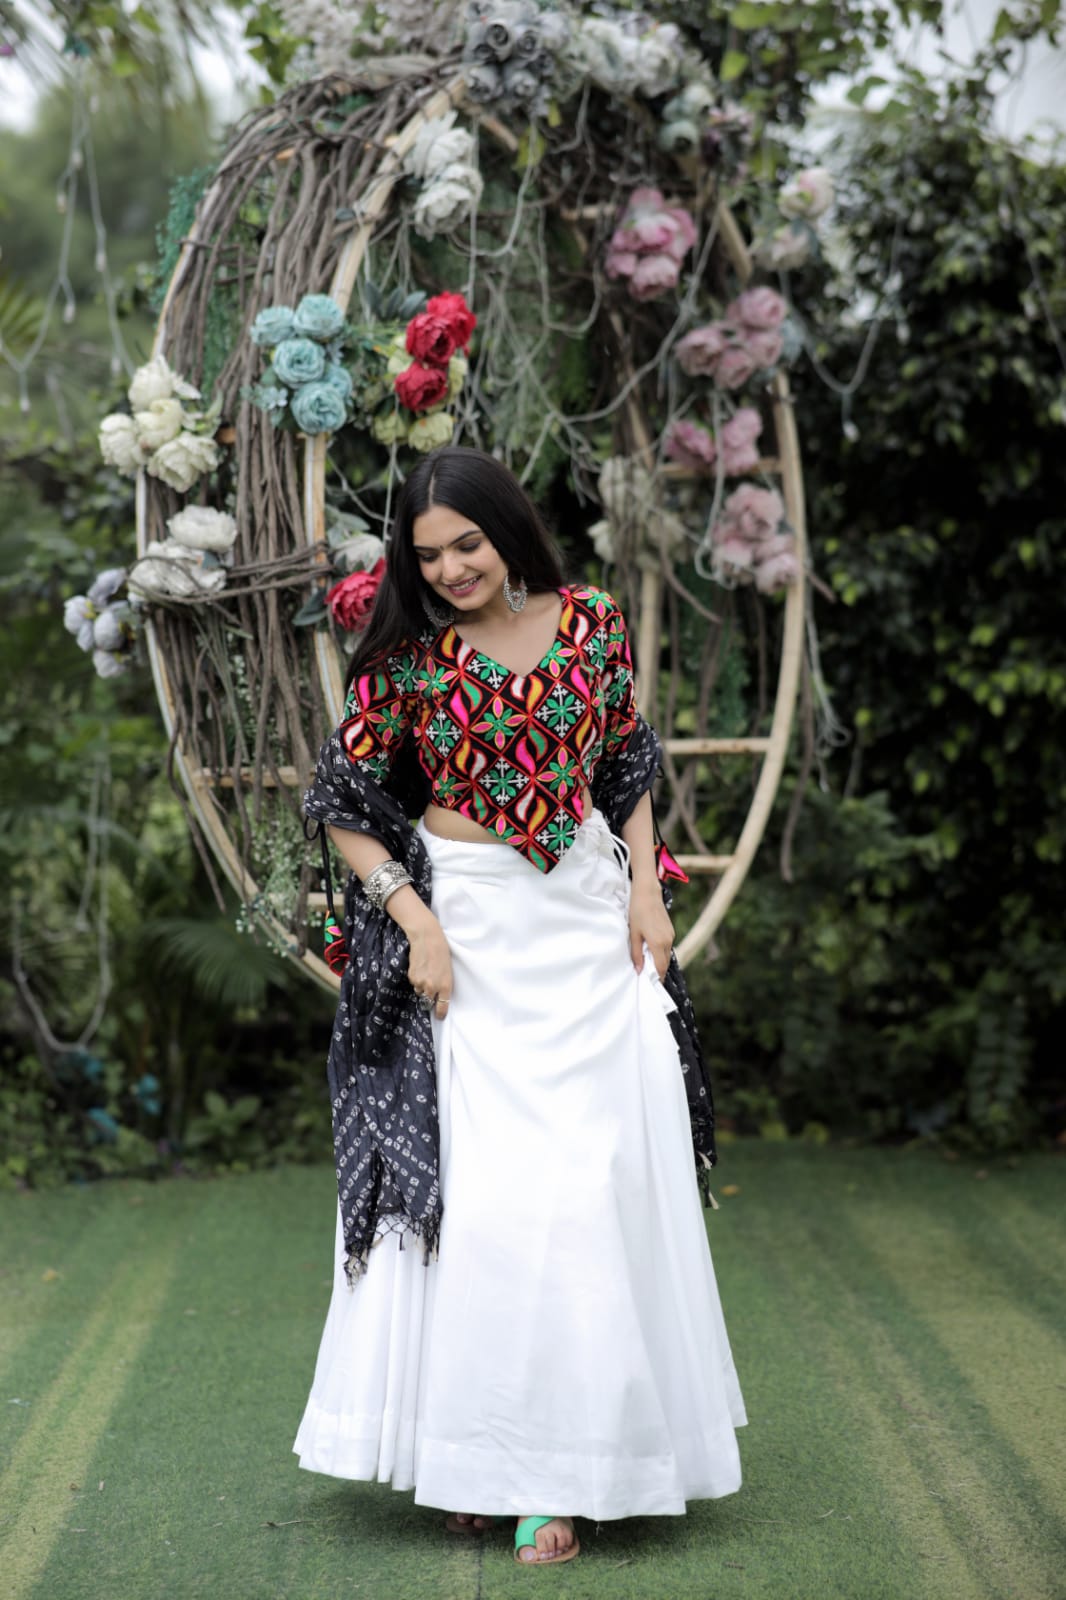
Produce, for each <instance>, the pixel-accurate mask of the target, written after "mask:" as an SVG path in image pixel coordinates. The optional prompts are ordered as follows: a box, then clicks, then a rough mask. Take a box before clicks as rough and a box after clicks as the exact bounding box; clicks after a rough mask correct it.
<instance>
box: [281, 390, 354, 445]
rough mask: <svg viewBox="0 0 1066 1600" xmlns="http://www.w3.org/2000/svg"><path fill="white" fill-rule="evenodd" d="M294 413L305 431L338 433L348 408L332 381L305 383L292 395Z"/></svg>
mask: <svg viewBox="0 0 1066 1600" xmlns="http://www.w3.org/2000/svg"><path fill="white" fill-rule="evenodd" d="M291 409H292V415H293V420H294V422H295V423H296V426H297V427H298V428H300V429H301V430H302V431H303V432H304V433H336V431H337V429H338V428H341V427H343V426H344V420H345V418H346V417H347V415H348V408H347V406H346V405H345V403H344V398H343V396H342V395H340V394H338V392H337V390H336V389H335V388H334V387H333V385H332V384H331V383H305V384H304V385H303V386H302V388H299V389H297V391H296V393H295V394H294V395H293V397H292V408H291Z"/></svg>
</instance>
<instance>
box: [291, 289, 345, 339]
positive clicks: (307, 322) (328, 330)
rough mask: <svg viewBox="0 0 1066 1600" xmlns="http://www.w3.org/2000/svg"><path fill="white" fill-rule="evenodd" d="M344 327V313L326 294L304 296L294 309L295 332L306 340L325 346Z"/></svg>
mask: <svg viewBox="0 0 1066 1600" xmlns="http://www.w3.org/2000/svg"><path fill="white" fill-rule="evenodd" d="M343 327H344V312H343V311H342V310H341V308H340V306H339V305H338V304H337V302H336V300H331V299H330V297H329V295H328V294H305V295H304V297H303V299H302V300H301V301H300V304H299V305H298V306H297V307H296V320H295V330H296V332H297V333H298V334H301V335H302V336H303V337H304V338H307V339H317V340H319V341H320V343H322V344H325V342H326V341H327V340H328V339H334V338H336V336H337V334H338V333H340V331H341V329H342V328H343Z"/></svg>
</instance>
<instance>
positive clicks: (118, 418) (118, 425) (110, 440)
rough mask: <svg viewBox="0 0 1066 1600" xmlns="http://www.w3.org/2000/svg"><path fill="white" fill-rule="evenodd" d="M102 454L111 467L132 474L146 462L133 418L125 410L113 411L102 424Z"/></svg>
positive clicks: (100, 434) (100, 439)
mask: <svg viewBox="0 0 1066 1600" xmlns="http://www.w3.org/2000/svg"><path fill="white" fill-rule="evenodd" d="M98 437H99V441H100V454H101V455H102V456H103V458H104V460H105V461H106V462H107V464H108V466H109V467H117V468H118V470H119V472H124V473H127V474H132V473H134V472H136V471H137V468H138V467H140V466H143V464H144V451H143V450H142V449H141V447H140V444H139V443H138V441H137V429H136V426H135V424H134V421H133V418H132V417H128V416H127V415H126V413H125V412H124V411H113V412H112V413H111V415H110V416H109V417H105V418H104V420H103V422H101V424H100V432H99V435H98Z"/></svg>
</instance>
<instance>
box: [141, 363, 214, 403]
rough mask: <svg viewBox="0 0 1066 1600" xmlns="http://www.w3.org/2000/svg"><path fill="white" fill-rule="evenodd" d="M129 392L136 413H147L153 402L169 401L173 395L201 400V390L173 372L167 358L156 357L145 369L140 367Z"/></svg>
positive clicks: (146, 364)
mask: <svg viewBox="0 0 1066 1600" xmlns="http://www.w3.org/2000/svg"><path fill="white" fill-rule="evenodd" d="M127 392H128V394H129V397H130V405H131V406H132V407H133V409H134V411H147V409H148V407H149V406H150V405H151V403H152V401H153V400H169V399H170V398H171V396H172V395H178V396H179V398H181V399H182V400H199V398H200V391H199V389H194V388H193V386H192V384H191V383H186V382H185V379H184V378H179V376H178V374H177V373H176V372H172V371H171V369H170V365H169V363H168V361H167V358H166V356H154V357H153V358H152V360H151V361H147V362H145V364H144V366H143V367H138V368H137V371H136V372H135V373H134V374H133V381H132V382H131V384H130V386H129V390H128V391H127Z"/></svg>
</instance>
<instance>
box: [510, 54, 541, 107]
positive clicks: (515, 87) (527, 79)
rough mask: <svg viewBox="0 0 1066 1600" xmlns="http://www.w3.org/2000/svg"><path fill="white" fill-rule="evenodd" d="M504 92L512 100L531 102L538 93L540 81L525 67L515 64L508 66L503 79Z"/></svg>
mask: <svg viewBox="0 0 1066 1600" xmlns="http://www.w3.org/2000/svg"><path fill="white" fill-rule="evenodd" d="M503 83H504V92H505V93H506V94H508V95H510V97H511V98H512V100H525V101H529V100H533V99H535V98H536V96H537V95H538V94H539V93H540V86H541V80H540V76H539V74H538V73H535V72H531V71H530V69H529V68H528V67H527V66H518V64H517V63H515V64H513V65H511V66H509V67H508V68H507V70H506V71H505V72H504V77H503Z"/></svg>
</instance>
